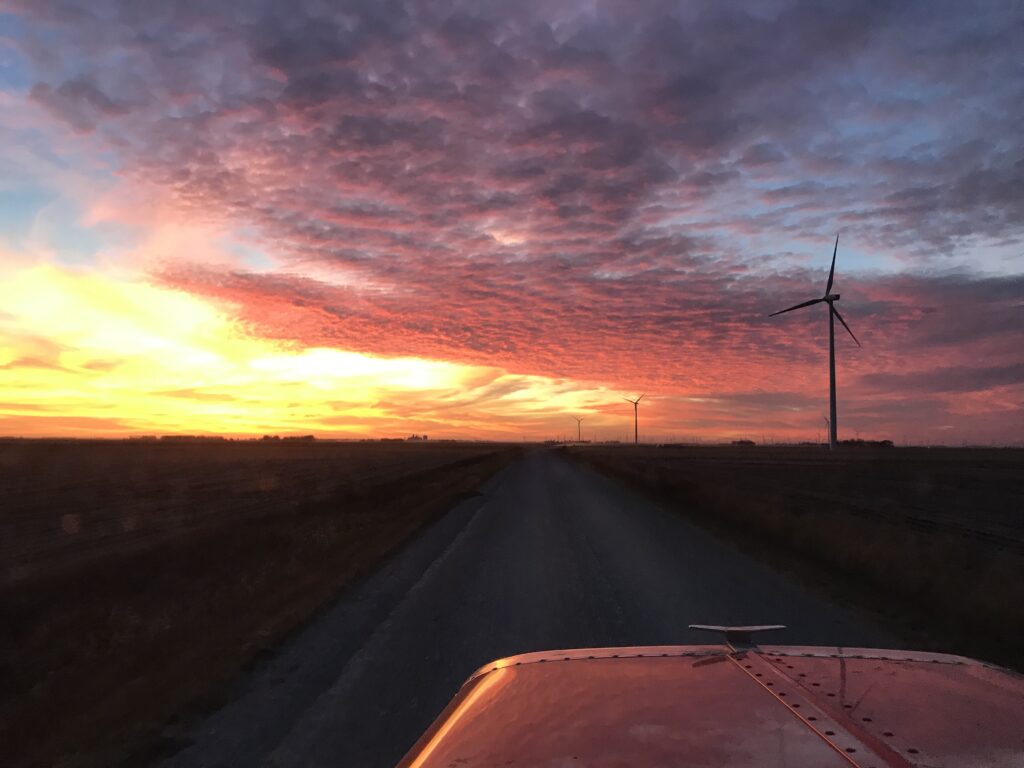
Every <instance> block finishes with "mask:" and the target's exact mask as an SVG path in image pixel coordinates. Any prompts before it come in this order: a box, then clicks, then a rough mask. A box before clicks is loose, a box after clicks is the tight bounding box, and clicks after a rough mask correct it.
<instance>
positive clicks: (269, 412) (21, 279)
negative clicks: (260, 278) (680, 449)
mask: <svg viewBox="0 0 1024 768" xmlns="http://www.w3.org/2000/svg"><path fill="white" fill-rule="evenodd" d="M0 306H2V307H3V310H2V314H0V433H2V434H7V435H19V436H63V437H73V436H85V435H88V436H97V435H106V436H123V435H130V434H140V433H147V434H148V433H153V434H167V433H189V434H223V435H229V436H248V435H258V434H263V433H281V434H288V433H304V434H305V433H314V434H318V435H322V436H328V435H335V436H341V437H345V436H351V437H356V436H362V435H381V434H406V433H408V432H410V431H416V430H421V431H429V432H432V433H434V434H438V435H439V436H441V435H445V434H448V435H459V436H464V437H507V438H515V439H518V437H519V436H520V434H521V432H520V430H519V429H518V428H517V420H518V423H519V427H520V428H522V429H526V430H533V429H534V428H536V429H540V430H541V433H543V432H544V427H543V426H542V424H543V423H545V422H548V421H549V420H550V419H551V418H557V419H560V420H562V421H564V420H565V418H567V417H563V415H562V414H564V413H565V412H566V411H569V410H571V411H573V412H578V413H586V411H587V408H588V407H589V406H590V405H594V404H598V403H601V402H607V400H608V399H609V397H610V395H609V393H607V392H605V391H604V390H603V389H602V388H600V387H591V388H587V387H580V386H578V385H576V384H574V383H571V382H565V381H556V380H553V379H546V378H544V377H538V376H519V375H513V374H509V373H507V372H505V371H502V370H500V369H497V368H490V367H484V366H470V365H461V364H458V363H454V362H445V361H433V360H421V359H416V358H408V357H405V358H383V357H374V356H369V355H363V354H357V353H353V352H347V351H343V350H338V349H327V348H302V347H298V346H289V345H287V344H284V343H282V342H278V341H272V340H268V339H262V338H258V337H256V336H253V335H251V334H249V333H247V332H246V329H245V328H243V327H241V326H240V325H239V324H238V323H237V322H236V321H235V320H234V319H233V317H232V316H231V314H230V308H225V307H219V306H215V305H214V304H213V303H211V302H209V301H207V300H205V299H202V298H200V297H196V296H193V295H190V294H187V293H184V292H181V291H176V290H173V289H169V288H165V287H161V286H158V285H154V284H152V283H150V282H147V281H145V280H144V279H142V278H139V277H131V276H122V277H117V278H115V277H112V276H109V275H106V276H104V275H100V274H96V273H95V272H84V271H83V272H77V271H75V270H73V269H70V268H63V267H57V266H54V265H52V264H46V263H36V264H31V265H23V266H21V267H16V268H13V269H9V270H7V271H6V274H4V275H3V280H2V281H0ZM553 413H556V414H558V415H557V416H554V417H553V416H552V414H553ZM566 431H569V430H568V428H566ZM534 434H536V433H534Z"/></svg>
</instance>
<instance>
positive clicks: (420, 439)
mask: <svg viewBox="0 0 1024 768" xmlns="http://www.w3.org/2000/svg"><path fill="white" fill-rule="evenodd" d="M405 439H406V440H407V441H408V442H410V443H425V442H426V441H427V436H426V435H409V436H408V437H407V438H405Z"/></svg>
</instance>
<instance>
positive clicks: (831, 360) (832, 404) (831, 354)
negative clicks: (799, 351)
mask: <svg viewBox="0 0 1024 768" xmlns="http://www.w3.org/2000/svg"><path fill="white" fill-rule="evenodd" d="M838 250H839V235H836V245H835V247H834V248H833V249H832V267H831V268H830V269H829V271H828V284H827V285H826V286H825V295H824V296H822V297H821V298H820V299H811V300H810V301H805V302H802V303H800V304H797V305H796V306H793V307H789V309H780V310H779V311H778V312H772V313H771V314H770V315H768V317H775V316H776V315H781V314H784V313H786V312H792V311H793V310H794V309H803V308H804V307H809V306H811V305H813V304H821V303H823V302H824V303H825V304H828V412H829V419H828V447H829V448H831V449H833V450H834V449H835V447H836V446H837V445H838V444H839V438H838V437H837V436H836V331H835V328H836V324H835V320H836V318H838V319H839V322H840V323H842V324H843V328H845V329H846V332H847V333H849V334H850V338H852V339H853V340H854V341H855V342H857V346H858V347H859V346H860V342H859V341H857V337H856V336H854V335H853V331H851V330H850V326H848V325H847V324H846V321H845V320H843V316H842V315H840V314H839V310H838V309H836V304H835V303H836V302H837V301H839V294H838V293H829V291H831V290H832V278H833V277H835V272H836V251H838Z"/></svg>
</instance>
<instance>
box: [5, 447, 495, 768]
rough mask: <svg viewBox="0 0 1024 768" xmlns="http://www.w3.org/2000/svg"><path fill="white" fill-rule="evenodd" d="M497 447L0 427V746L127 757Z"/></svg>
mask: <svg viewBox="0 0 1024 768" xmlns="http://www.w3.org/2000/svg"><path fill="white" fill-rule="evenodd" d="M512 455H513V451H512V450H511V449H508V448H502V447H500V446H484V445H469V444H440V445H430V444H426V445H405V444H368V443H367V444H344V443H334V444H332V443H317V444H258V443H228V444H211V443H197V444H170V445H168V444H160V443H127V442H92V443H79V442H53V443H43V442H22V441H17V442H9V443H3V444H0V493H2V494H3V497H4V498H5V501H6V500H10V502H13V503H8V504H5V506H4V509H3V511H2V512H0V535H2V542H3V544H2V547H3V549H2V551H0V556H2V558H0V565H2V566H3V568H4V573H5V575H6V578H5V580H4V582H3V583H0V764H3V765H11V766H17V765H51V764H57V763H59V764H60V765H68V766H92V765H109V764H114V763H125V762H128V763H139V764H143V763H146V762H148V761H149V760H150V759H152V758H154V757H155V756H156V755H157V754H158V752H159V749H160V744H159V743H158V734H159V732H160V729H161V727H162V725H163V724H164V723H166V722H167V721H168V720H169V719H171V718H174V717H175V716H180V715H181V714H182V713H183V712H186V711H188V710H190V709H193V710H194V709H195V708H197V707H198V708H202V707H203V706H204V704H210V703H212V702H213V701H214V700H215V699H216V697H217V696H218V695H220V693H221V691H223V689H224V686H225V685H226V683H227V682H228V681H229V680H230V679H231V678H232V677H233V676H234V675H235V674H237V673H238V671H239V670H241V669H242V668H243V667H244V666H246V665H247V664H248V663H250V662H251V661H252V660H253V659H254V658H255V657H256V656H257V655H258V654H259V653H261V652H263V651H264V650H266V649H269V648H272V647H273V646H274V645H275V643H277V642H278V641H280V639H281V638H283V637H284V636H285V635H286V634H287V633H288V632H289V631H290V630H293V629H294V628H295V627H296V626H297V625H299V624H300V623H302V622H303V621H304V620H306V619H307V618H308V617H309V616H310V615H311V614H312V613H313V612H314V611H315V610H316V609H317V608H319V607H320V606H322V605H323V604H324V603H325V602H327V601H328V600H330V599H331V598H332V597H333V596H335V595H336V594H338V592H339V591H340V590H341V589H343V588H344V587H345V585H346V584H349V583H351V582H352V580H353V579H355V578H357V577H359V576H360V575H361V574H363V573H366V572H367V571H369V570H371V569H372V568H373V567H374V566H375V565H376V564H377V563H379V562H380V560H381V559H382V558H384V557H385V556H386V555H387V554H388V553H390V552H392V551H394V550H395V549H396V548H397V547H398V546H400V545H401V544H402V543H403V542H404V541H406V540H407V539H408V538H409V537H410V536H411V535H413V533H415V532H416V531H417V530H418V529H419V528H421V527H422V526H423V525H424V524H425V523H426V522H428V521H430V520H431V519H433V518H435V517H436V516H437V515H439V514H441V513H442V512H443V511H444V510H446V509H447V508H449V507H450V505H451V504H452V503H454V502H455V501H456V500H457V499H459V498H460V497H464V496H465V495H467V494H470V493H472V492H473V491H474V489H475V488H477V487H478V486H479V485H480V483H482V482H483V481H484V480H485V479H486V478H487V477H488V476H490V475H491V474H493V473H494V472H495V471H496V470H497V469H498V468H500V467H501V466H502V465H503V464H504V463H506V462H507V461H508V460H509V458H511V456H512Z"/></svg>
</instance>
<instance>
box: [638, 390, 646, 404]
mask: <svg viewBox="0 0 1024 768" xmlns="http://www.w3.org/2000/svg"><path fill="white" fill-rule="evenodd" d="M645 397H647V393H646V392H644V393H643V394H642V395H640V397H638V398H637V399H636V401H637V402H638V403H639V402H640V401H641V400H643V399H644V398H645Z"/></svg>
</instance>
